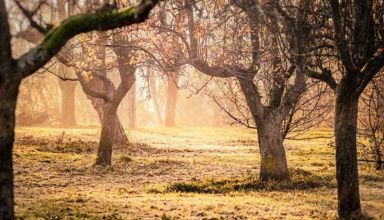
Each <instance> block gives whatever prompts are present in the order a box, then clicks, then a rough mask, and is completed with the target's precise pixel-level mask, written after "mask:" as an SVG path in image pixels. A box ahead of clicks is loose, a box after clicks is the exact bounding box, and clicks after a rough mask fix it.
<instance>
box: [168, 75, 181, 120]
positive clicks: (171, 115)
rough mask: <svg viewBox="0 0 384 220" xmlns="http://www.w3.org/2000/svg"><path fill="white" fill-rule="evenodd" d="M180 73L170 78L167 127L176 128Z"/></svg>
mask: <svg viewBox="0 0 384 220" xmlns="http://www.w3.org/2000/svg"><path fill="white" fill-rule="evenodd" d="M179 76H180V74H179V72H175V73H172V74H171V75H170V76H168V89H167V106H166V110H165V111H166V112H165V126H167V127H174V126H175V116H176V101H177V83H178V81H179Z"/></svg>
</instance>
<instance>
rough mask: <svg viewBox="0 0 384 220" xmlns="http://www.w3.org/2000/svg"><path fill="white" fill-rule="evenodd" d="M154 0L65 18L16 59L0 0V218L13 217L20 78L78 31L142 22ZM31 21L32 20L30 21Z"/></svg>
mask: <svg viewBox="0 0 384 220" xmlns="http://www.w3.org/2000/svg"><path fill="white" fill-rule="evenodd" d="M157 2H158V1H157V0H143V1H141V3H140V4H139V5H137V6H134V7H131V8H129V9H125V10H121V11H117V10H113V9H106V10H100V11H98V12H96V13H86V14H82V15H77V16H73V17H70V18H68V19H66V20H64V21H63V22H62V23H61V24H60V25H58V26H57V27H55V28H47V29H45V31H44V34H45V38H44V40H43V41H42V42H41V43H40V44H38V45H37V46H35V47H34V48H32V49H31V50H29V51H28V52H26V53H25V54H24V55H22V56H21V57H19V58H18V59H15V58H13V56H12V49H11V34H10V28H9V23H8V15H7V9H6V4H5V0H0V30H1V32H0V66H1V69H0V130H1V131H2V132H1V133H0V161H1V163H0V218H1V219H14V195H13V168H12V167H13V164H12V161H13V160H12V146H13V142H14V136H15V131H14V129H15V109H16V102H17V95H18V91H19V86H20V83H21V81H22V80H23V79H24V78H26V77H28V76H30V75H32V74H33V73H35V72H36V71H37V70H38V69H39V68H41V67H43V66H44V65H45V64H46V63H47V62H48V61H49V60H50V59H51V58H52V57H53V56H55V55H56V54H57V53H58V52H59V51H60V49H61V48H62V47H63V46H64V45H65V43H66V42H67V41H68V40H69V39H71V38H72V37H74V36H76V35H77V34H80V33H84V32H89V31H93V30H99V31H102V30H109V29H113V28H117V27H121V26H126V25H131V24H134V23H141V22H143V21H144V20H145V19H146V18H147V17H148V14H149V12H150V11H151V9H152V8H153V7H154V6H155V5H156V4H157ZM31 22H32V21H31Z"/></svg>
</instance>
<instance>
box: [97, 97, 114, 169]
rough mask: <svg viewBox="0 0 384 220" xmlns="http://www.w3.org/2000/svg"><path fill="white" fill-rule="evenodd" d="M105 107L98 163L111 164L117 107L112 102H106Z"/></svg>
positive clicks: (102, 164)
mask: <svg viewBox="0 0 384 220" xmlns="http://www.w3.org/2000/svg"><path fill="white" fill-rule="evenodd" d="M103 109H104V111H103V118H102V122H101V134H100V141H99V149H98V151H97V159H96V164H97V165H101V166H110V165H111V161H112V145H113V139H114V136H115V135H114V134H115V128H116V126H115V124H116V118H117V115H116V111H117V107H116V106H114V105H112V104H110V103H106V104H105V106H104V108H103Z"/></svg>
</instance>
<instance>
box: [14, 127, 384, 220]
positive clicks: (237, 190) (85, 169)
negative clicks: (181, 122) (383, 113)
mask: <svg viewBox="0 0 384 220" xmlns="http://www.w3.org/2000/svg"><path fill="white" fill-rule="evenodd" d="M63 131H64V135H63ZM16 132H17V138H16V139H17V140H16V145H15V148H14V155H15V191H16V211H17V216H18V217H23V218H25V219H36V218H45V219H102V218H104V219H143V218H144V219H145V218H147V219H161V218H163V217H166V218H168V219H174V218H179V219H204V218H206V219H212V218H213V219H214V218H217V219H220V218H237V219H245V218H248V219H254V218H257V219H260V218H261V219H262V218H265V219H270V218H289V219H306V218H317V219H327V218H331V219H332V218H335V217H336V206H337V203H336V188H335V178H334V176H335V164H334V149H333V148H332V147H330V146H328V143H329V142H330V141H332V139H330V138H321V139H313V140H288V141H286V143H285V147H286V150H287V157H288V163H289V167H290V170H291V172H292V174H293V177H292V180H291V181H289V182H286V183H281V184H275V183H273V182H271V183H266V184H265V183H260V182H259V181H258V178H257V176H258V167H259V153H258V147H257V138H256V136H257V135H256V134H255V131H254V130H249V129H244V128H209V127H194V128H139V129H137V130H135V131H129V132H128V134H129V139H130V141H131V142H132V144H130V145H127V146H121V147H119V148H117V149H115V150H114V154H113V165H112V167H108V168H102V167H97V166H94V161H95V158H96V150H97V141H98V136H99V130H98V129H95V128H90V129H69V130H67V129H66V130H64V129H59V128H18V129H17V131H16ZM319 135H328V136H331V133H330V131H329V130H314V131H311V132H309V133H308V134H306V135H305V136H304V137H314V136H319ZM359 168H360V177H361V178H360V179H361V198H362V204H363V210H364V211H366V212H367V213H368V214H369V215H371V216H374V217H376V218H377V219H381V218H384V211H383V210H384V186H383V184H382V183H383V182H384V173H383V172H377V171H375V170H374V168H373V167H370V166H368V165H366V164H361V165H360V167H359Z"/></svg>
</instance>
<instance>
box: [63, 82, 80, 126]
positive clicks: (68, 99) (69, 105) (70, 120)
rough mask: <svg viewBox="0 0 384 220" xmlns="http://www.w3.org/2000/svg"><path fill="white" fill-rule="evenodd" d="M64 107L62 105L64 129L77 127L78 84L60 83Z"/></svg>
mask: <svg viewBox="0 0 384 220" xmlns="http://www.w3.org/2000/svg"><path fill="white" fill-rule="evenodd" d="M59 85H60V89H61V96H62V105H61V109H62V110H61V125H62V126H63V127H64V128H71V127H75V126H76V116H75V89H76V82H66V81H61V80H60V81H59Z"/></svg>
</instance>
